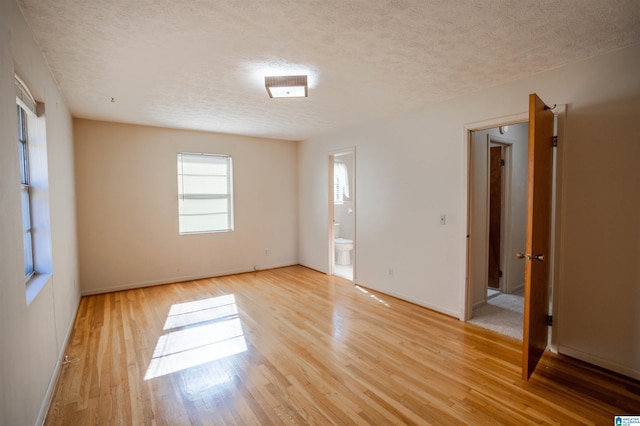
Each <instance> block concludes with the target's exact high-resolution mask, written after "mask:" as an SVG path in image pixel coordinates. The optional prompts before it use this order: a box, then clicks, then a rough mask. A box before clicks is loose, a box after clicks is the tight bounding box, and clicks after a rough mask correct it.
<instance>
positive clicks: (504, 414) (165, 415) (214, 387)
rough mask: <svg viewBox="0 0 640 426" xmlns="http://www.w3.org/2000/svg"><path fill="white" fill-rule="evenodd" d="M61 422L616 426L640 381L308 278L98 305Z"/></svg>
mask: <svg viewBox="0 0 640 426" xmlns="http://www.w3.org/2000/svg"><path fill="white" fill-rule="evenodd" d="M67 355H68V356H69V359H72V360H73V359H75V358H78V361H77V362H73V363H69V364H66V365H64V366H63V368H62V371H61V374H60V377H59V379H58V383H57V385H56V389H55V392H54V396H53V400H52V403H51V407H50V410H49V413H48V416H47V419H46V422H45V424H47V425H98V424H100V425H210V424H211V425H226V424H229V425H303V424H317V425H325V424H335V425H348V424H373V425H385V424H420V425H423V424H474V425H477V424H487V425H496V424H518V425H527V424H536V425H538V424H602V425H611V424H613V416H614V415H616V414H631V413H634V414H638V413H640V383H639V382H638V381H635V380H631V379H628V378H624V377H621V376H617V375H614V374H609V373H607V372H605V371H602V370H600V369H598V368H595V367H592V366H589V365H587V364H584V363H581V362H578V361H575V360H572V359H570V358H567V357H563V356H554V355H551V354H545V356H544V357H543V359H542V362H541V364H540V366H539V368H538V369H537V370H536V372H535V373H534V374H533V376H532V378H531V380H530V381H529V382H525V381H523V380H521V378H520V376H521V372H520V368H521V367H520V364H521V343H520V342H519V341H516V340H513V339H511V338H508V337H503V336H501V335H498V334H495V333H493V332H490V331H487V330H484V329H481V328H478V327H475V326H473V325H470V324H465V323H463V322H461V321H458V320H456V319H453V318H450V317H447V316H444V315H441V314H438V313H435V312H433V311H430V310H428V309H424V308H421V307H419V306H416V305H413V304H411V303H407V302H404V301H401V300H398V299H395V298H393V297H390V296H386V295H384V294H380V293H376V292H374V291H371V290H367V289H364V288H361V287H358V286H354V285H353V284H352V283H350V282H348V281H346V280H343V279H341V278H338V277H331V276H327V275H324V274H321V273H318V272H315V271H312V270H309V269H307V268H304V267H301V266H294V267H288V268H281V269H275V270H270V271H259V272H255V273H247V274H240V275H233V276H226V277H220V278H212V279H203V280H197V281H192V282H186V283H178V284H170V285H164V286H157V287H148V288H143V289H137V290H130V291H121V292H116V293H110V294H104V295H97V296H90V297H84V298H83V299H82V301H81V303H80V308H79V312H78V316H77V318H76V321H75V325H74V329H73V334H72V336H71V338H70V343H69V347H68V348H67Z"/></svg>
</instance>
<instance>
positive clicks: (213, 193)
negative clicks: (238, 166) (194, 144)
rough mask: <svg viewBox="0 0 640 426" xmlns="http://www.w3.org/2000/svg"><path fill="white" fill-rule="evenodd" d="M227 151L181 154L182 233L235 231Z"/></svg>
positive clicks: (180, 204) (231, 174) (180, 223)
mask: <svg viewBox="0 0 640 426" xmlns="http://www.w3.org/2000/svg"><path fill="white" fill-rule="evenodd" d="M231 165H232V161H231V157H230V156H228V155H213V154H192V153H179V154H178V216H179V232H180V234H194V233H203V232H228V231H233V179H232V176H233V173H232V166H231Z"/></svg>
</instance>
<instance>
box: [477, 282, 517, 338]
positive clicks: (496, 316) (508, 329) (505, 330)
mask: <svg viewBox="0 0 640 426" xmlns="http://www.w3.org/2000/svg"><path fill="white" fill-rule="evenodd" d="M523 312H524V297H522V296H521V295H513V294H502V293H500V294H498V295H496V296H493V297H491V298H489V299H488V300H487V304H486V305H483V306H481V307H479V308H476V309H474V310H473V314H472V317H471V320H469V322H470V323H471V324H475V325H477V326H479V327H482V328H487V329H489V330H493V331H495V332H498V333H500V334H504V335H507V336H510V337H513V338H515V339H518V340H522V315H523Z"/></svg>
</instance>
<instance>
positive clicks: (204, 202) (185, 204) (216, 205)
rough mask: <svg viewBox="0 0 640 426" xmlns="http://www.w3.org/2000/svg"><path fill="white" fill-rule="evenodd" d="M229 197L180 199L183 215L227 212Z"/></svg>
mask: <svg viewBox="0 0 640 426" xmlns="http://www.w3.org/2000/svg"><path fill="white" fill-rule="evenodd" d="M226 212H227V199H226V198H218V199H195V200H189V199H187V200H184V201H180V214H181V215H185V216H186V215H196V214H211V213H226Z"/></svg>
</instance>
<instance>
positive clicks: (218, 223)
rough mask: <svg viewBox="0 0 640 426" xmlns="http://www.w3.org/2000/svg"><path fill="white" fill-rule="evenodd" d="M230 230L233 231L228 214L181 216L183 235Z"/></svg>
mask: <svg viewBox="0 0 640 426" xmlns="http://www.w3.org/2000/svg"><path fill="white" fill-rule="evenodd" d="M229 230H231V227H230V226H229V215H228V214H226V213H222V214H207V215H197V216H182V215H181V216H180V232H181V233H183V234H186V233H192V232H213V231H229Z"/></svg>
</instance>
